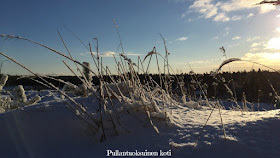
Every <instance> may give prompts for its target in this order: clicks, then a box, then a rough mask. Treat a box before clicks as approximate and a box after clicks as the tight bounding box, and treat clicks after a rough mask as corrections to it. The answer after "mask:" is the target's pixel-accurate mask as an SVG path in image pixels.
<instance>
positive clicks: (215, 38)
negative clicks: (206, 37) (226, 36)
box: [211, 36, 219, 40]
mask: <svg viewBox="0 0 280 158" xmlns="http://www.w3.org/2000/svg"><path fill="white" fill-rule="evenodd" d="M217 39H219V37H218V36H215V37H213V38H211V40H217Z"/></svg>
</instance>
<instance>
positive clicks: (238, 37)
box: [232, 36, 241, 40]
mask: <svg viewBox="0 0 280 158" xmlns="http://www.w3.org/2000/svg"><path fill="white" fill-rule="evenodd" d="M239 39H241V37H240V36H235V37H233V38H232V40H239Z"/></svg>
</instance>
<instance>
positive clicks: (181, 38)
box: [175, 37, 188, 41]
mask: <svg viewBox="0 0 280 158" xmlns="http://www.w3.org/2000/svg"><path fill="white" fill-rule="evenodd" d="M187 39H188V37H180V38H177V39H176V40H175V41H185V40H187Z"/></svg>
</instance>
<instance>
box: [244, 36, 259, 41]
mask: <svg viewBox="0 0 280 158" xmlns="http://www.w3.org/2000/svg"><path fill="white" fill-rule="evenodd" d="M258 39H260V36H255V37H249V38H248V39H247V40H246V41H247V42H251V41H255V40H258Z"/></svg>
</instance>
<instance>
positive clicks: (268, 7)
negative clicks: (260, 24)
mask: <svg viewBox="0 0 280 158" xmlns="http://www.w3.org/2000/svg"><path fill="white" fill-rule="evenodd" d="M275 9H276V6H275V5H271V4H263V5H261V9H260V13H261V14H264V13H268V12H270V11H273V10H275Z"/></svg>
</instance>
